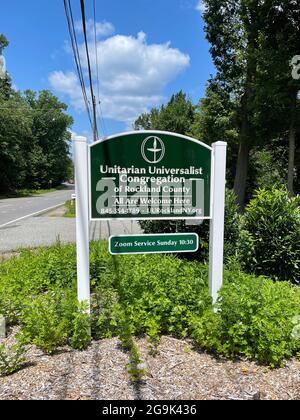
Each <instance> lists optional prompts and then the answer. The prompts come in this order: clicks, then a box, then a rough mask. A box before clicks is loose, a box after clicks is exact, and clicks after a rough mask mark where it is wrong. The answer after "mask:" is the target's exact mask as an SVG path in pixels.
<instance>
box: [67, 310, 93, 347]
mask: <svg viewBox="0 0 300 420" xmlns="http://www.w3.org/2000/svg"><path fill="white" fill-rule="evenodd" d="M86 309H87V308H86V307H85V305H82V306H81V307H80V308H79V310H78V311H77V312H76V313H75V316H74V319H73V325H72V327H73V334H72V338H71V341H70V343H71V346H72V347H73V348H74V349H77V350H85V349H87V348H88V346H89V345H90V344H91V321H90V317H89V315H88V314H87V312H86Z"/></svg>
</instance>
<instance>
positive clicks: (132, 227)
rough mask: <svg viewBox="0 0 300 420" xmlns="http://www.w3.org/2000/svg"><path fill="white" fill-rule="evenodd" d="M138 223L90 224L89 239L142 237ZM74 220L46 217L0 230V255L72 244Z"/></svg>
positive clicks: (32, 218)
mask: <svg viewBox="0 0 300 420" xmlns="http://www.w3.org/2000/svg"><path fill="white" fill-rule="evenodd" d="M141 232H142V231H141V229H140V227H139V225H138V224H137V222H132V221H112V222H110V223H109V225H108V223H107V222H92V223H90V239H91V240H99V239H107V238H108V237H109V236H110V235H122V234H126V235H128V234H135V233H141ZM75 238H76V234H75V219H69V218H64V217H50V216H48V215H47V214H46V215H42V216H37V217H29V218H28V219H25V220H21V221H20V222H16V223H12V224H10V225H7V226H5V227H3V228H1V229H0V253H6V252H10V251H16V250H18V249H20V248H36V247H39V246H49V245H53V244H55V243H56V242H57V241H58V240H59V241H60V242H61V243H74V242H75Z"/></svg>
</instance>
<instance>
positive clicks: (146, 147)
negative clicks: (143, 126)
mask: <svg viewBox="0 0 300 420" xmlns="http://www.w3.org/2000/svg"><path fill="white" fill-rule="evenodd" d="M141 151H142V156H143V159H144V160H145V161H146V162H148V163H153V164H154V163H159V162H160V161H161V160H163V158H164V156H165V152H166V148H165V145H164V143H163V141H162V140H161V139H160V138H159V137H156V136H150V137H147V138H146V139H145V140H144V141H143V144H142V150H141Z"/></svg>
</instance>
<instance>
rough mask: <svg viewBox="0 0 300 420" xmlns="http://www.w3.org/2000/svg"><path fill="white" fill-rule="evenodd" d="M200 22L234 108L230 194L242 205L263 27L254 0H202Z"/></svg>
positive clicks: (250, 145)
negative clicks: (233, 168)
mask: <svg viewBox="0 0 300 420" xmlns="http://www.w3.org/2000/svg"><path fill="white" fill-rule="evenodd" d="M206 6H207V7H206V12H205V13H204V19H205V22H206V25H205V30H206V34H207V39H208V40H209V42H210V43H211V50H210V51H211V55H212V58H213V61H214V64H215V66H216V68H217V71H218V75H217V77H218V79H219V80H220V81H221V82H222V85H223V88H224V89H225V90H226V91H227V92H228V94H229V95H230V98H231V99H232V101H233V102H234V104H235V105H236V110H235V112H236V115H235V119H234V120H235V128H236V129H237V132H238V156H237V163H236V173H235V180H234V191H235V193H236V195H237V200H238V204H239V206H240V208H241V209H243V208H244V206H245V196H246V185H247V176H248V167H249V156H250V150H251V148H252V147H253V145H254V144H255V143H256V141H257V137H256V132H255V124H254V121H253V119H252V116H253V112H254V104H255V93H256V86H255V82H256V74H257V48H258V34H259V31H260V30H261V29H262V28H263V16H262V15H261V14H260V2H259V1H258V0H239V1H236V0H229V1H227V0H226V1H225V0H206Z"/></svg>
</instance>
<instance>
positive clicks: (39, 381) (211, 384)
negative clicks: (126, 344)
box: [0, 337, 300, 400]
mask: <svg viewBox="0 0 300 420" xmlns="http://www.w3.org/2000/svg"><path fill="white" fill-rule="evenodd" d="M11 340H12V338H9V339H7V340H6V341H8V342H9V341H11ZM137 344H138V347H139V349H140V351H141V353H142V355H143V358H144V361H145V363H146V365H147V369H148V373H147V377H146V378H145V380H143V381H142V382H141V383H138V384H134V383H132V382H131V381H130V377H129V375H128V373H127V369H126V365H127V364H128V362H129V357H128V354H127V353H126V352H123V351H122V350H121V348H120V346H119V341H118V339H112V340H102V341H99V342H94V343H93V344H92V346H91V347H90V348H89V349H88V350H86V351H84V352H78V351H74V350H71V349H68V348H66V349H62V351H61V352H60V353H58V354H55V355H54V356H45V355H44V354H43V353H42V352H41V351H39V350H37V349H36V348H34V347H32V348H30V350H29V351H28V355H27V358H28V360H29V364H28V366H27V367H26V368H24V369H23V370H21V371H19V372H17V373H15V374H14V375H12V376H9V377H4V378H1V377H0V399H1V400H5V399H11V400H19V399H21V400H25V399H26V400H32V399H34V400H138V399H142V400H149V399H155V400H163V399H169V400H184V399H187V400H208V399H215V400H223V399H224V400H232V399H241V400H253V399H265V400H280V399H282V400H286V399H288V400H292V399H295V400H296V399H300V362H299V361H296V360H293V361H290V362H289V363H288V364H287V366H286V367H285V368H283V369H277V370H268V369H266V368H264V367H261V366H257V365H256V364H255V363H250V362H246V361H237V362H231V361H227V360H224V359H216V358H214V357H213V356H211V355H208V354H206V353H203V352H198V351H197V350H195V349H193V348H192V345H191V343H189V342H188V341H181V340H176V339H174V338H172V337H163V338H162V340H161V344H160V347H159V354H158V355H157V356H156V357H153V356H151V355H150V354H149V351H148V343H147V340H146V339H140V340H137Z"/></svg>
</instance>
